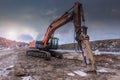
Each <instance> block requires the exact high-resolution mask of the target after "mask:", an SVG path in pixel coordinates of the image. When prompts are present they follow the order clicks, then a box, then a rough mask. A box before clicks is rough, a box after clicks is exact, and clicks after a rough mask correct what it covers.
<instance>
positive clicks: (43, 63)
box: [0, 49, 120, 80]
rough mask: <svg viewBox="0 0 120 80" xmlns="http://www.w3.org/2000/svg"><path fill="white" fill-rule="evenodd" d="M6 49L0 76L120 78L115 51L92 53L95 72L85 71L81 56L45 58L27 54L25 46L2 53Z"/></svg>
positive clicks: (5, 79) (7, 79)
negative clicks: (74, 57) (73, 57)
mask: <svg viewBox="0 0 120 80" xmlns="http://www.w3.org/2000/svg"><path fill="white" fill-rule="evenodd" d="M8 52H9V54H6V55H2V57H0V80H119V79H120V74H119V73H120V56H118V55H110V54H109V55H108V54H107V55H105V54H101V55H95V60H96V65H97V73H86V72H84V70H85V69H86V65H85V63H84V61H83V60H78V59H67V58H63V59H59V58H56V57H52V58H51V60H49V61H48V60H44V59H43V58H39V57H32V56H26V53H25V52H26V50H25V49H17V50H13V51H6V52H4V53H8ZM2 53H3V52H1V53H0V54H2ZM63 54H64V53H63ZM0 56H1V55H0ZM76 72H79V73H81V74H82V75H80V74H78V73H76Z"/></svg>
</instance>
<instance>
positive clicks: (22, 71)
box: [14, 68, 26, 76]
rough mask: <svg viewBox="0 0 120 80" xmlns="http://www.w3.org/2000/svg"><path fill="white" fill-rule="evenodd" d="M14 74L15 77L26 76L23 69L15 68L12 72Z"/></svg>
mask: <svg viewBox="0 0 120 80" xmlns="http://www.w3.org/2000/svg"><path fill="white" fill-rule="evenodd" d="M14 74H15V75H16V76H25V75H26V70H25V69H24V68H16V69H15V71H14Z"/></svg>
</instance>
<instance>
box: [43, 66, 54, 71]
mask: <svg viewBox="0 0 120 80" xmlns="http://www.w3.org/2000/svg"><path fill="white" fill-rule="evenodd" d="M44 70H45V71H52V70H53V66H50V65H49V66H47V67H45V68H44Z"/></svg>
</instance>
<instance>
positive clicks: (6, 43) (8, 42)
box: [0, 37, 26, 49]
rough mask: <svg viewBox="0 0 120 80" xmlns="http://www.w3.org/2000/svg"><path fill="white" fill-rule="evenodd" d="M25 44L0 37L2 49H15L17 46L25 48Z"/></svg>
mask: <svg viewBox="0 0 120 80" xmlns="http://www.w3.org/2000/svg"><path fill="white" fill-rule="evenodd" d="M25 45H26V43H24V42H16V41H12V40H9V39H6V38H3V37H0V49H2V48H14V47H16V46H19V47H20V46H25Z"/></svg>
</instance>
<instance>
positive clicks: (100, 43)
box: [59, 39, 120, 51]
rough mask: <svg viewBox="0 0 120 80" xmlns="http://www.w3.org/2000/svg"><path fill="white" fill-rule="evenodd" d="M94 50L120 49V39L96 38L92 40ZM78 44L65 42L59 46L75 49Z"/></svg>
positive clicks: (60, 47)
mask: <svg viewBox="0 0 120 80" xmlns="http://www.w3.org/2000/svg"><path fill="white" fill-rule="evenodd" d="M90 44H91V47H92V50H96V49H98V50H100V51H120V39H107V40H96V41H91V42H90ZM76 45H77V44H74V43H70V44H63V45H60V46H59V49H67V50H71V49H72V50H73V49H74V48H75V46H76Z"/></svg>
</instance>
